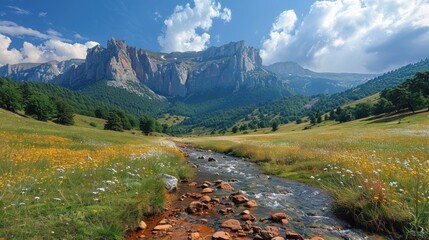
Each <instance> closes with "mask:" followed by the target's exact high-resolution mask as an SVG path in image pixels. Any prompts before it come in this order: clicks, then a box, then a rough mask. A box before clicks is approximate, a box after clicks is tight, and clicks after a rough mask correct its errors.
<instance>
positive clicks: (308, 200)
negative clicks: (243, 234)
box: [182, 148, 385, 240]
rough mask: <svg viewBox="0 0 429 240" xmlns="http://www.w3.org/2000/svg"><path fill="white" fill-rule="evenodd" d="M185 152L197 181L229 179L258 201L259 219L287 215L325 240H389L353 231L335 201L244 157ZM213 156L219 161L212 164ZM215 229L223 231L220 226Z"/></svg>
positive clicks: (301, 229)
mask: <svg viewBox="0 0 429 240" xmlns="http://www.w3.org/2000/svg"><path fill="white" fill-rule="evenodd" d="M182 150H183V151H185V152H186V153H188V154H189V158H188V160H189V161H190V162H191V163H193V164H195V165H197V166H198V168H197V173H196V176H195V179H196V181H198V182H202V181H215V180H217V179H222V180H225V181H227V180H229V183H230V185H231V186H232V187H234V189H235V191H237V190H240V191H241V192H243V193H244V194H245V195H246V197H247V198H249V199H254V200H256V202H257V203H258V207H257V208H256V209H255V210H254V212H253V214H254V215H255V216H256V217H257V218H258V219H260V218H264V217H268V216H270V215H271V214H272V213H275V212H284V213H286V214H287V215H288V216H289V217H290V219H291V220H290V221H289V223H288V224H287V226H286V227H287V229H288V230H294V231H296V232H298V233H300V234H301V235H303V236H304V237H311V236H314V235H319V236H321V235H322V236H324V237H325V239H331V238H333V239H353V240H354V239H356V240H359V239H385V238H383V237H379V236H373V235H369V234H367V233H365V232H363V231H360V230H358V229H354V228H351V227H350V226H349V225H348V224H347V223H345V222H344V221H341V220H340V219H338V218H336V217H335V216H334V215H333V213H332V212H331V211H330V208H329V206H330V204H331V202H332V199H331V198H330V197H329V196H328V195H327V194H326V193H325V192H323V191H321V190H319V189H317V188H314V187H311V186H308V185H306V184H303V183H298V182H295V181H291V180H287V179H282V178H278V177H275V176H269V175H266V174H264V173H263V172H262V171H261V170H259V169H258V166H257V165H256V164H254V163H252V162H249V161H246V160H245V159H243V158H238V157H233V156H230V155H225V154H220V153H215V152H210V151H204V150H198V149H192V148H182ZM202 157H203V158H204V159H201V158H202ZM209 157H211V158H213V159H215V160H216V161H208V158H209ZM216 194H217V192H215V193H214V196H216ZM219 194H221V193H219ZM218 221H221V219H220V220H218ZM213 227H214V228H215V229H219V227H218V225H217V224H214V225H213Z"/></svg>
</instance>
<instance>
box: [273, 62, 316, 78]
mask: <svg viewBox="0 0 429 240" xmlns="http://www.w3.org/2000/svg"><path fill="white" fill-rule="evenodd" d="M266 68H267V69H268V70H270V71H272V72H274V73H276V74H280V75H287V74H293V75H313V74H314V72H313V71H310V70H308V69H306V68H303V67H302V66H301V65H299V64H298V63H296V62H278V63H274V64H271V65H269V66H267V67H266Z"/></svg>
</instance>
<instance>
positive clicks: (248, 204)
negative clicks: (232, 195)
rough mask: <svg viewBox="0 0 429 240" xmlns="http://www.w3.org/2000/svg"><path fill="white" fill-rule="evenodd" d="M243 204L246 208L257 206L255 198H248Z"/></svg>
mask: <svg viewBox="0 0 429 240" xmlns="http://www.w3.org/2000/svg"><path fill="white" fill-rule="evenodd" d="M244 206H245V207H248V208H254V207H257V206H258V203H256V201H255V200H249V201H247V202H246V203H245V204H244Z"/></svg>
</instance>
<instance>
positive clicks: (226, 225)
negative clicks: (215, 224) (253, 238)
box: [221, 219, 242, 231]
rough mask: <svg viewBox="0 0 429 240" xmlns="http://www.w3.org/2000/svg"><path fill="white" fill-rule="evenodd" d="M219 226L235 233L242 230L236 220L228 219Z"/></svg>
mask: <svg viewBox="0 0 429 240" xmlns="http://www.w3.org/2000/svg"><path fill="white" fill-rule="evenodd" d="M221 226H222V227H224V228H229V229H231V230H232V231H237V230H241V229H242V228H241V225H240V222H239V221H238V220H236V219H228V220H226V221H224V222H223V223H222V225H221Z"/></svg>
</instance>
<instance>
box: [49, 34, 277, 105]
mask: <svg viewBox="0 0 429 240" xmlns="http://www.w3.org/2000/svg"><path fill="white" fill-rule="evenodd" d="M101 80H109V82H110V84H111V85H113V86H116V87H123V88H125V89H128V88H129V86H130V83H139V84H143V85H145V86H147V87H149V88H150V89H151V90H153V91H154V92H156V93H157V94H160V95H163V96H170V97H188V96H191V95H193V94H201V93H203V92H206V91H213V90H216V91H218V90H219V91H220V92H223V91H226V92H228V93H232V92H236V91H240V90H252V89H255V88H261V87H262V88H264V87H280V86H281V84H280V82H279V81H278V80H277V78H276V76H275V75H274V74H272V73H270V72H268V71H267V70H265V69H264V68H263V67H262V59H261V57H260V56H259V50H257V49H255V48H252V47H247V46H245V45H244V42H243V41H241V42H233V43H229V44H226V45H224V46H220V47H212V48H209V49H207V50H205V51H201V52H184V53H178V52H174V53H169V54H166V53H157V52H152V51H148V50H144V49H137V48H134V47H129V46H127V45H126V44H125V41H121V40H116V39H114V38H113V39H111V40H109V41H108V43H107V47H105V48H104V47H102V46H100V45H98V46H96V47H94V48H92V49H89V50H88V54H87V57H86V60H85V63H84V64H81V65H79V66H78V67H77V68H70V69H69V70H68V71H67V72H65V73H64V74H62V75H60V76H59V77H58V78H57V79H56V82H57V83H59V84H61V85H64V86H67V87H70V88H75V89H81V88H84V87H86V86H88V85H90V84H93V83H95V82H97V81H101Z"/></svg>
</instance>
